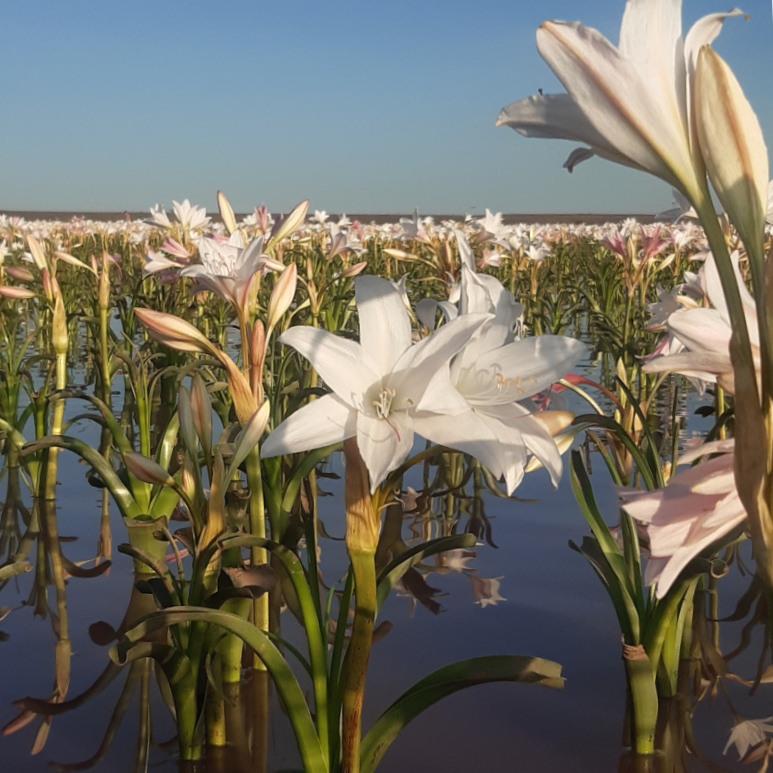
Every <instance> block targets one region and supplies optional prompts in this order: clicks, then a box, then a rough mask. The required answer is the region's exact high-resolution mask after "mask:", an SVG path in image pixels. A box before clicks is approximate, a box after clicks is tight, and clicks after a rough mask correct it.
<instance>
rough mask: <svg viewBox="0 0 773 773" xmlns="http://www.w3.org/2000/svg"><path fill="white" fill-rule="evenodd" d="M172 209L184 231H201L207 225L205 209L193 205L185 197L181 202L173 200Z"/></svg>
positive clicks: (207, 219)
mask: <svg viewBox="0 0 773 773" xmlns="http://www.w3.org/2000/svg"><path fill="white" fill-rule="evenodd" d="M172 209H174V214H175V217H177V221H178V222H179V223H180V225H181V226H182V227H183V230H185V231H189V232H190V231H202V230H204V229H205V228H206V227H207V225H209V221H210V218H208V217H207V210H206V209H204V207H196V206H193V205H192V204H191V203H190V201H188V199H185V200H184V201H183V203H182V204H180V203H179V202H177V201H173V202H172Z"/></svg>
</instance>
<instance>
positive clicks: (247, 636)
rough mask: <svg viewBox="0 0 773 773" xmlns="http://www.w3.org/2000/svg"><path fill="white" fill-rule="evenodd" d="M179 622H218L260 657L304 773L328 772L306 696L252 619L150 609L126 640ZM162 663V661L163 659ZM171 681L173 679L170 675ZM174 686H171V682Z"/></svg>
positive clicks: (122, 652) (120, 650)
mask: <svg viewBox="0 0 773 773" xmlns="http://www.w3.org/2000/svg"><path fill="white" fill-rule="evenodd" d="M179 623H208V624H210V625H219V626H221V627H222V628H224V629H225V630H226V631H229V632H230V633H233V634H235V635H236V636H238V637H239V638H240V639H241V640H242V641H243V642H244V643H245V644H246V645H247V646H248V647H249V648H250V649H252V650H253V651H254V652H255V654H256V655H257V656H258V657H259V658H260V659H261V660H262V661H263V663H264V664H265V666H266V669H267V671H268V672H269V674H270V675H271V678H272V679H273V680H274V684H275V685H276V687H277V691H278V692H279V695H280V696H281V698H282V702H283V704H284V707H285V711H286V712H287V715H288V717H289V719H290V723H291V724H292V727H293V731H294V732H295V738H296V740H297V742H298V748H299V750H300V753H301V757H302V759H303V761H304V768H305V770H306V771H307V773H327V772H328V765H327V762H326V761H325V758H324V756H323V754H322V748H321V746H320V742H319V738H318V737H317V732H316V728H315V727H314V722H313V721H312V718H311V714H310V713H309V707H308V706H307V704H306V698H305V697H304V694H303V691H302V690H301V687H300V685H299V684H298V682H297V680H296V679H295V675H294V674H293V672H292V670H291V669H290V666H288V665H287V661H286V660H285V659H284V658H283V657H282V655H281V653H280V652H279V650H278V649H277V648H276V647H275V646H274V644H273V643H272V642H271V639H269V637H268V636H267V635H266V634H265V633H263V631H261V630H260V629H259V628H256V627H255V626H254V625H252V623H249V622H247V621H245V620H242V619H241V618H240V617H238V616H237V615H233V614H231V613H229V612H217V611H215V610H211V609H201V608H196V607H172V608H170V609H166V610H164V611H162V612H153V613H152V614H150V615H148V616H146V617H144V618H142V619H141V620H140V621H139V622H138V623H137V624H136V625H135V626H133V627H132V628H131V629H129V630H128V631H127V632H126V638H127V639H128V640H129V642H137V641H138V640H139V639H142V638H143V637H145V636H147V635H148V634H150V633H152V632H153V631H157V630H160V629H164V628H167V627H169V626H172V625H178V624H179ZM129 650H130V648H129V647H122V646H121V645H120V644H119V645H117V646H116V647H114V648H113V649H112V650H111V651H110V657H111V658H113V659H114V660H116V658H117V662H122V661H124V662H125V660H126V659H127V658H128V657H129ZM162 665H164V663H163V661H162ZM170 683H172V680H171V679H170ZM173 690H174V686H173Z"/></svg>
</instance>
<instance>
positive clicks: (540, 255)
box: [524, 240, 550, 263]
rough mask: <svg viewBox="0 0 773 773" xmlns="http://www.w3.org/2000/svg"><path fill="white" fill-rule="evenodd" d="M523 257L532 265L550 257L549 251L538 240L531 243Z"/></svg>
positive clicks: (543, 243)
mask: <svg viewBox="0 0 773 773" xmlns="http://www.w3.org/2000/svg"><path fill="white" fill-rule="evenodd" d="M524 255H525V256H526V257H527V258H528V259H529V260H530V261H531V262H532V263H542V262H543V261H544V260H545V258H547V257H548V256H549V255H550V250H549V249H548V248H547V246H546V244H545V242H543V241H542V240H539V241H534V242H531V243H530V244H529V246H528V247H527V249H526V250H525V251H524Z"/></svg>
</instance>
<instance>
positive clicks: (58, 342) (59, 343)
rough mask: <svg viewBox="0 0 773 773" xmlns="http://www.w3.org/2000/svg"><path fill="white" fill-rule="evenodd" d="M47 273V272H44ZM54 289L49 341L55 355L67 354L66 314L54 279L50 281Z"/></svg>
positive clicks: (60, 293)
mask: <svg viewBox="0 0 773 773" xmlns="http://www.w3.org/2000/svg"><path fill="white" fill-rule="evenodd" d="M46 273H48V272H46ZM51 282H52V283H53V286H54V289H53V292H54V324H53V330H52V333H51V341H52V343H53V344H54V352H56V354H57V355H64V354H67V345H68V336H67V314H66V313H65V310H64V302H63V301H62V292H61V290H60V289H59V285H58V283H57V281H56V279H53V278H52V279H51Z"/></svg>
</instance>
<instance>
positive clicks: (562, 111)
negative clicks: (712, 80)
mask: <svg viewBox="0 0 773 773" xmlns="http://www.w3.org/2000/svg"><path fill="white" fill-rule="evenodd" d="M681 5H682V4H681V0H628V2H627V3H626V6H625V12H624V14H623V20H622V23H621V26H620V42H619V45H618V47H617V48H616V47H615V46H613V45H612V43H610V42H609V41H608V40H607V39H606V38H605V37H604V36H603V35H601V34H600V33H599V32H598V31H596V30H594V29H591V28H589V27H585V26H584V25H582V24H580V23H579V22H574V23H567V22H559V21H548V22H545V23H544V24H543V25H542V26H541V27H540V28H539V30H538V31H537V49H538V50H539V52H540V54H541V56H542V58H543V59H544V60H545V61H546V62H547V63H548V65H549V66H550V68H551V69H552V70H553V72H554V73H555V74H556V76H557V77H558V79H559V80H560V81H561V82H562V83H563V85H564V87H565V88H566V91H567V93H566V94H549V95H544V96H534V97H529V98H527V99H522V100H521V101H519V102H514V103H513V104H511V105H509V106H508V107H506V108H504V109H503V110H502V112H501V113H500V114H499V117H498V119H497V126H510V127H512V128H513V129H515V130H516V131H517V132H519V133H520V134H522V135H524V136H526V137H546V138H553V139H566V140H576V141H578V142H582V143H584V144H586V145H589V146H590V148H581V149H578V150H577V151H575V152H574V153H573V154H572V155H571V156H570V158H569V160H568V161H567V164H565V166H568V168H569V170H570V171H571V169H572V167H573V166H574V165H575V164H577V163H579V162H580V161H583V160H585V159H586V158H590V157H591V156H594V155H598V156H601V157H603V158H606V159H608V160H610V161H614V162H616V163H618V164H623V165H625V166H630V167H633V168H634V169H640V170H642V171H645V172H649V173H650V174H653V175H655V176H656V177H659V178H661V179H663V180H666V181H667V182H669V183H670V184H671V185H673V186H674V187H675V188H677V189H679V190H680V191H682V192H683V193H684V194H685V195H686V196H687V197H688V198H689V199H690V200H691V201H693V202H695V201H702V200H703V199H704V198H705V195H706V183H705V175H704V171H703V160H702V157H701V153H700V149H699V147H698V142H697V138H696V134H695V116H694V108H693V104H692V103H693V91H694V87H693V80H694V76H695V67H696V62H697V58H698V52H699V50H700V48H701V47H702V46H704V45H707V44H710V43H711V42H712V41H713V40H714V39H715V38H716V37H717V35H718V34H719V32H720V30H721V28H722V23H723V21H724V20H725V19H726V18H728V17H730V16H740V15H742V14H741V11H739V10H738V9H734V10H732V11H730V12H729V13H721V14H711V15H709V16H704V17H703V18H702V19H699V20H698V21H697V22H696V23H695V24H694V25H693V27H692V28H691V29H690V31H689V33H688V34H687V37H686V38H685V39H682V34H681V33H682V21H681V11H682V9H681Z"/></svg>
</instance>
